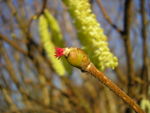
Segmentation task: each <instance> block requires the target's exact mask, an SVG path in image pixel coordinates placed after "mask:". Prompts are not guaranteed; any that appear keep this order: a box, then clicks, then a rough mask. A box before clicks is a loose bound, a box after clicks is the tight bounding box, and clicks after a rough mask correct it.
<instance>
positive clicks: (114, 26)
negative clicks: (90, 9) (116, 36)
mask: <svg viewBox="0 0 150 113" xmlns="http://www.w3.org/2000/svg"><path fill="white" fill-rule="evenodd" d="M96 2H97V5H98V6H99V8H100V9H101V11H102V14H103V16H104V18H105V19H106V21H107V22H108V23H109V24H110V25H111V26H112V27H113V28H114V29H115V30H116V31H118V32H119V33H120V34H122V33H123V31H122V30H121V29H119V28H118V27H117V26H116V25H115V24H114V23H113V22H112V20H111V19H110V17H109V16H108V14H107V12H106V10H105V8H104V7H103V5H102V3H101V0H96Z"/></svg>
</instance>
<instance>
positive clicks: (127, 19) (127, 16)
mask: <svg viewBox="0 0 150 113" xmlns="http://www.w3.org/2000/svg"><path fill="white" fill-rule="evenodd" d="M124 5H125V11H124V33H123V35H122V36H123V39H124V44H125V52H126V57H127V67H128V69H127V70H128V93H129V95H130V96H133V85H134V81H133V78H134V76H135V75H134V74H135V73H134V61H133V58H132V46H131V41H130V27H131V19H132V7H133V0H126V1H125V4H124Z"/></svg>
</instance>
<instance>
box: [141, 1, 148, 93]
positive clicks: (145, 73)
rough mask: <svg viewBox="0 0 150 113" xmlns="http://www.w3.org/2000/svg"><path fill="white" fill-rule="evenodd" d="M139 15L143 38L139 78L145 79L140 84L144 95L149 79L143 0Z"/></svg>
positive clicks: (146, 91)
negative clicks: (141, 66)
mask: <svg viewBox="0 0 150 113" xmlns="http://www.w3.org/2000/svg"><path fill="white" fill-rule="evenodd" d="M141 16H142V30H141V32H142V38H143V41H142V42H143V62H144V63H143V69H142V73H141V78H142V79H143V80H144V81H145V82H144V85H143V86H142V87H143V88H142V90H143V93H145V95H147V94H148V80H149V78H148V77H149V76H150V73H149V69H148V68H149V64H148V46H147V33H146V27H147V18H146V10H145V0H141Z"/></svg>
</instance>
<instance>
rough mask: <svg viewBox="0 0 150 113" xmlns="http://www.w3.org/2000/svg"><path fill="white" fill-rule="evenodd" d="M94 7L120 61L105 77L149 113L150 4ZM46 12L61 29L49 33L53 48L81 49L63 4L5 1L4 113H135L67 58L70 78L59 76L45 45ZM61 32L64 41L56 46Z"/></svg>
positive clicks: (99, 1) (0, 26)
mask: <svg viewBox="0 0 150 113" xmlns="http://www.w3.org/2000/svg"><path fill="white" fill-rule="evenodd" d="M89 2H90V4H91V7H92V11H93V13H94V14H95V15H96V17H97V20H98V21H99V23H100V24H101V27H102V28H103V29H104V32H105V34H106V36H107V37H108V41H109V47H110V49H111V51H112V52H113V53H114V54H115V55H116V56H117V57H118V60H119V65H118V67H117V68H115V69H114V70H112V69H107V70H105V74H106V75H107V76H108V77H109V78H111V79H112V81H114V82H115V83H116V84H117V85H118V86H119V87H120V88H121V89H123V90H124V91H125V92H126V93H127V94H128V95H129V96H130V97H132V98H133V99H134V100H135V101H136V102H137V103H138V104H139V105H140V106H141V107H142V108H143V109H144V110H145V111H146V113H150V50H149V48H150V33H149V32H150V1H149V0H90V1H89ZM45 9H47V10H48V11H49V13H50V14H51V15H53V17H54V20H55V22H56V23H57V24H58V26H59V30H58V32H56V34H55V33H54V32H55V31H53V30H52V28H51V30H49V32H51V34H52V35H51V40H52V41H51V42H52V44H53V47H55V46H60V47H71V46H74V47H79V48H82V45H81V44H80V40H79V39H78V35H77V32H76V28H75V26H74V24H73V20H72V18H71V17H70V14H69V12H68V10H67V7H66V6H65V5H64V4H63V1H61V0H0V113H12V112H13V113H132V112H133V111H132V110H131V109H130V108H129V106H128V105H127V104H126V103H124V102H123V101H122V100H121V99H120V98H118V97H117V96H116V95H115V94H114V93H113V92H111V91H110V90H109V89H108V88H106V87H105V86H103V84H101V83H99V81H97V80H96V79H95V78H93V77H92V76H90V75H88V74H87V73H83V72H81V71H80V70H79V69H77V68H73V67H71V66H70V65H69V64H67V63H66V61H65V59H63V58H62V59H60V61H62V62H65V63H64V64H65V65H66V67H65V71H66V72H67V73H66V74H65V75H63V76H60V75H59V70H57V69H55V68H57V67H59V64H55V63H53V61H52V60H51V59H50V58H49V57H48V55H47V54H48V53H47V52H46V51H45V49H44V46H43V43H42V41H41V36H42V35H40V32H41V31H40V30H39V27H40V26H39V17H40V16H41V15H43V12H44V10H45ZM58 26H57V27H58ZM53 33H54V35H53ZM58 33H59V35H60V37H61V38H62V39H61V42H60V43H58V44H55V41H56V42H57V38H55V39H56V40H55V39H54V36H56V35H57V34H58ZM56 37H57V36H56ZM59 44H60V45H59ZM56 70H57V71H58V72H57V71H56Z"/></svg>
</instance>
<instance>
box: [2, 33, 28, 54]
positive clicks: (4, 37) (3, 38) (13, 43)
mask: <svg viewBox="0 0 150 113" xmlns="http://www.w3.org/2000/svg"><path fill="white" fill-rule="evenodd" d="M0 39H2V40H4V41H6V42H7V43H9V44H10V45H11V46H12V47H14V48H15V49H16V50H18V51H19V52H21V53H23V54H24V55H27V54H28V52H27V51H25V50H24V49H22V48H21V47H20V46H18V44H17V43H15V42H14V41H12V40H9V39H8V38H7V37H6V36H4V35H2V34H0Z"/></svg>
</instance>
